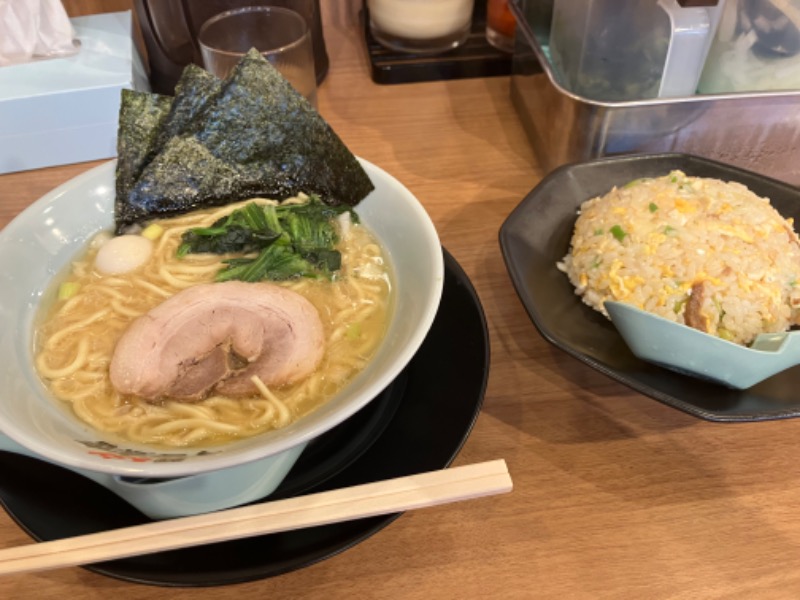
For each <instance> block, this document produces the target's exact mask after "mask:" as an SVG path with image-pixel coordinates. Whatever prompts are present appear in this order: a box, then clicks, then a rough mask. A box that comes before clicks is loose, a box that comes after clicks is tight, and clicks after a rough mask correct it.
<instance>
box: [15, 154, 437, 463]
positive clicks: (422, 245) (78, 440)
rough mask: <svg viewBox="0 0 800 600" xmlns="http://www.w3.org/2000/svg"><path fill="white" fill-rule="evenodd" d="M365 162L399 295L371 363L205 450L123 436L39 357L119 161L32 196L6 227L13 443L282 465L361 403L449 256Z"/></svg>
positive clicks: (409, 204) (103, 217) (108, 455)
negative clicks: (56, 386)
mask: <svg viewBox="0 0 800 600" xmlns="http://www.w3.org/2000/svg"><path fill="white" fill-rule="evenodd" d="M361 163H362V165H363V167H364V168H365V170H366V171H367V173H368V174H369V176H370V178H371V179H372V182H373V183H374V185H375V190H374V191H373V192H372V193H371V194H370V195H369V196H368V197H367V198H365V199H364V200H363V201H362V202H361V203H360V204H359V205H358V206H357V207H356V211H357V212H358V214H359V216H360V217H361V219H362V221H363V222H364V223H365V224H366V225H367V226H368V227H369V228H370V229H371V230H372V231H373V232H374V233H375V234H376V235H377V237H378V238H379V239H380V240H381V242H382V243H383V246H384V248H385V250H386V251H387V252H388V255H389V257H390V261H391V263H392V266H393V267H394V272H395V283H396V291H395V293H396V305H395V310H394V313H393V316H392V319H391V323H390V325H389V328H388V333H387V335H386V338H385V340H384V341H383V343H382V344H381V346H380V348H379V350H378V351H377V353H376V355H375V357H374V358H373V360H372V361H371V362H370V364H369V365H368V366H367V368H366V369H365V370H364V371H363V372H362V373H360V374H359V375H358V376H357V377H356V378H355V379H354V380H353V381H352V382H351V383H350V385H348V386H347V387H346V388H345V389H344V390H343V391H342V392H341V393H340V394H338V395H337V396H336V397H335V398H334V399H332V400H331V401H330V402H328V403H327V404H325V405H324V406H322V407H321V408H319V409H318V410H316V411H315V412H313V413H312V414H310V415H308V416H306V417H304V418H302V419H300V420H298V421H297V422H295V423H294V424H292V425H290V426H289V427H286V428H285V429H282V430H278V431H274V432H268V433H265V434H263V435H259V436H255V437H254V438H252V439H247V440H242V441H236V442H233V443H229V444H226V445H224V446H220V447H218V448H213V449H210V451H207V452H198V451H197V450H170V451H168V452H163V451H158V450H153V449H146V448H145V449H143V448H142V447H139V446H134V445H130V447H124V446H121V445H119V444H118V443H114V442H110V441H109V440H108V439H106V438H105V437H104V435H103V434H102V433H100V432H97V431H95V430H93V429H91V428H89V427H88V426H86V425H85V424H83V423H82V422H80V421H79V420H78V419H77V418H75V417H74V416H72V415H71V414H70V413H69V412H68V411H66V410H61V409H60V408H59V407H58V406H57V404H56V401H55V400H54V399H52V398H51V397H49V395H48V392H47V390H46V389H45V387H44V386H43V385H42V383H41V381H40V380H39V378H38V376H37V374H36V372H35V370H34V367H33V359H32V355H33V353H32V350H33V333H34V318H35V315H36V312H37V307H38V303H39V299H40V298H41V297H42V295H43V293H44V291H45V290H46V288H47V287H48V285H49V283H50V281H51V279H52V277H53V276H54V275H55V274H56V273H58V272H59V271H61V270H62V269H63V268H65V266H66V265H67V264H68V263H69V262H70V261H71V260H72V259H73V258H74V257H75V255H76V254H77V253H79V252H80V251H82V249H83V248H84V246H85V244H86V243H87V241H88V240H89V239H90V238H91V237H92V236H93V235H94V234H95V233H97V232H98V231H100V230H103V229H111V228H112V227H113V215H114V169H115V163H114V162H109V163H106V164H103V165H101V166H99V167H96V168H94V169H92V170H90V171H88V172H86V173H84V174H82V175H80V176H78V177H76V178H75V179H73V180H71V181H69V182H67V183H66V184H64V185H62V186H61V187H59V188H57V189H56V190H54V191H52V192H51V193H49V194H47V195H46V196H44V197H43V198H41V199H40V200H38V201H37V202H35V203H34V204H33V205H31V206H30V207H29V208H28V209H27V210H25V211H24V212H23V213H21V214H20V215H19V216H18V217H17V218H16V219H14V220H13V221H12V222H11V223H10V224H9V225H8V226H7V227H6V228H5V229H3V230H2V231H0V318H1V319H2V327H1V328H0V390H2V391H0V431H2V432H3V433H5V434H6V436H8V438H10V439H11V440H13V442H16V444H13V443H12V444H6V445H5V447H6V448H7V449H11V446H12V445H13V446H16V447H17V448H18V449H19V450H20V451H24V452H27V453H31V454H33V455H35V456H38V457H41V458H44V459H46V460H49V461H51V462H54V463H57V464H60V465H63V466H67V467H70V468H73V469H82V470H88V471H89V472H90V474H91V473H94V474H97V473H103V474H110V475H116V476H127V477H136V478H167V477H176V476H187V475H195V474H200V473H208V472H210V471H218V470H220V469H228V468H230V467H235V466H239V465H245V464H248V463H253V461H259V460H262V459H265V458H266V457H274V456H278V455H281V454H282V453H285V454H284V459H285V460H283V463H284V464H283V466H282V467H281V469H280V470H281V472H282V473H283V474H284V475H285V472H287V471H288V469H289V468H290V467H291V464H293V463H294V460H295V459H296V458H297V455H299V450H301V449H302V447H303V445H304V444H305V443H307V442H308V441H309V440H311V439H313V438H315V437H317V436H319V435H320V434H322V433H324V432H325V431H327V430H329V429H331V428H332V427H334V426H335V425H337V424H339V423H341V422H342V421H344V420H345V419H347V418H348V417H350V416H351V415H353V414H354V413H355V412H356V411H358V410H359V409H360V408H362V407H364V406H365V405H366V404H367V403H368V402H370V400H372V399H373V398H374V397H375V396H376V395H378V394H379V393H380V392H381V391H382V390H383V389H384V388H385V387H386V386H387V385H388V384H389V383H391V381H392V380H393V379H394V378H395V377H396V376H397V375H398V374H399V373H400V372H401V371H402V369H403V368H404V367H405V366H406V364H407V363H408V362H409V361H410V360H411V358H412V357H413V355H414V353H415V352H416V351H417V349H418V348H419V346H420V344H421V343H422V341H423V340H424V338H425V336H426V334H427V332H428V330H429V328H430V326H431V324H432V322H433V319H434V317H435V315H436V311H437V308H438V306H439V300H440V297H441V293H442V286H443V280H444V265H443V258H442V249H441V245H440V242H439V238H438V236H437V233H436V230H435V228H434V226H433V224H432V222H431V220H430V218H429V217H428V215H427V213H426V212H425V210H424V208H423V207H422V205H421V204H420V203H419V201H418V200H417V199H416V198H415V197H414V196H413V194H411V192H409V191H408V189H406V188H405V187H404V186H403V185H402V184H401V183H400V182H398V181H397V180H396V179H394V178H393V177H392V176H390V175H389V174H387V173H386V172H385V171H383V170H381V169H380V168H378V167H376V166H375V165H372V164H371V163H369V162H367V161H364V160H362V161H361ZM0 446H2V444H0ZM292 449H295V451H294V452H290V451H291V450H292Z"/></svg>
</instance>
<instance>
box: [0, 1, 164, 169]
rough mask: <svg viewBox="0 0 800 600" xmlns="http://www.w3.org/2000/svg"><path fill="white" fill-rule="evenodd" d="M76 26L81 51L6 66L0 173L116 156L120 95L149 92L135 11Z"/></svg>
mask: <svg viewBox="0 0 800 600" xmlns="http://www.w3.org/2000/svg"><path fill="white" fill-rule="evenodd" d="M71 21H72V25H73V27H74V28H75V34H76V38H77V39H78V40H79V42H80V51H79V52H78V53H77V54H75V55H73V56H69V57H66V58H54V59H47V60H39V61H34V62H29V63H24V64H18V65H10V66H5V67H0V173H10V172H14V171H25V170H28V169H38V168H41V167H50V166H54V165H63V164H71V163H78V162H84V161H89V160H98V159H103V158H111V157H114V156H116V155H117V121H118V115H119V103H120V95H121V90H122V89H123V88H130V89H137V90H143V91H149V84H148V81H147V76H146V74H145V71H144V66H143V63H142V61H141V58H140V57H139V55H138V53H137V52H136V48H135V47H134V43H133V35H132V21H131V13H130V11H125V12H117V13H105V14H98V15H90V16H86V17H76V18H73V19H71Z"/></svg>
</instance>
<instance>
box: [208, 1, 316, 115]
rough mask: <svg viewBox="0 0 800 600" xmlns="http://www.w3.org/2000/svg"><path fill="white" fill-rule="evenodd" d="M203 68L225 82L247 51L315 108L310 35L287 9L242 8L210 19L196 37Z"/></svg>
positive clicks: (270, 7) (302, 19)
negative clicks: (256, 54)
mask: <svg viewBox="0 0 800 600" xmlns="http://www.w3.org/2000/svg"><path fill="white" fill-rule="evenodd" d="M197 41H198V43H199V45H200V54H201V56H202V59H203V66H204V67H205V68H206V69H207V70H208V71H209V72H211V73H213V74H214V75H216V76H217V77H219V78H225V77H227V76H228V74H229V73H230V72H231V71H232V70H233V68H234V67H235V66H236V64H237V63H238V62H239V61H240V60H241V58H242V57H243V56H244V55H245V54H247V52H248V51H249V50H250V49H251V48H255V49H256V50H258V51H259V52H260V53H261V54H262V55H263V56H264V58H266V59H267V60H268V61H269V62H270V63H271V64H272V65H273V66H274V67H275V68H276V69H277V70H278V71H280V73H281V74H282V75H283V76H284V77H285V78H286V79H287V80H288V81H289V83H290V84H292V86H293V87H294V88H295V89H296V90H297V91H298V92H299V93H301V94H302V95H303V96H305V97H306V99H307V100H308V101H309V102H310V103H311V104H312V105H313V106H314V107H316V106H317V80H316V76H315V74H314V52H313V47H312V42H311V31H310V30H309V28H308V25H307V23H306V20H305V19H304V18H303V17H302V16H301V15H300V14H298V13H296V12H295V11H293V10H290V9H288V8H282V7H278V6H246V7H243V8H237V9H234V10H229V11H225V12H223V13H220V14H218V15H215V16H213V17H211V18H210V19H209V20H208V21H206V22H205V23H204V24H203V26H202V27H201V28H200V31H199V32H198V34H197Z"/></svg>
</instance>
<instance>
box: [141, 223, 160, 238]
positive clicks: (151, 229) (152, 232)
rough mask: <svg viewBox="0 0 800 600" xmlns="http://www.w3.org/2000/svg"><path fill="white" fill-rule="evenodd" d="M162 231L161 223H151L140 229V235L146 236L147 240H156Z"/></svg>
mask: <svg viewBox="0 0 800 600" xmlns="http://www.w3.org/2000/svg"><path fill="white" fill-rule="evenodd" d="M162 233H164V228H163V227H162V226H161V225H158V224H157V223H151V224H150V225H148V226H147V227H145V228H144V229H143V230H142V237H146V238H147V239H148V240H157V239H158V238H160V237H161V234H162Z"/></svg>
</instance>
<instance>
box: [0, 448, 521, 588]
mask: <svg viewBox="0 0 800 600" xmlns="http://www.w3.org/2000/svg"><path fill="white" fill-rule="evenodd" d="M511 489H512V482H511V476H510V475H509V473H508V468H507V466H506V463H505V461H504V460H493V461H488V462H483V463H477V464H473V465H466V466H462V467H454V468H451V469H443V470H441V471H432V472H429V473H422V474H419V475H410V476H407V477H399V478H396V479H387V480H385V481H378V482H375V483H368V484H364V485H359V486H354V487H349V488H344V489H339V490H332V491H329V492H322V493H319V494H310V495H308V496H300V497H297V498H290V499H287V500H278V501H275V502H265V503H263V504H255V505H252V506H245V507H241V508H234V509H229V510H224V511H220V512H215V513H209V514H204V515H196V516H192V517H182V518H179V519H171V520H167V521H158V522H155V523H148V524H146V525H138V526H135V527H126V528H124V529H115V530H112V531H105V532H102V533H94V534H90V535H84V536H79V537H74V538H67V539H63V540H56V541H52V542H42V543H39V544H29V545H25V546H19V547H16V548H8V549H6V550H0V575H8V574H12V573H24V572H29V571H40V570H45V569H56V568H61V567H70V566H75V565H83V564H90V563H94V562H101V561H107V560H113V559H118V558H125V557H129V556H136V555H140V554H148V553H151V552H161V551H164V550H174V549H177V548H187V547H190V546H199V545H202V544H211V543H215V542H223V541H228V540H234V539H240V538H246V537H253V536H257V535H265V534H269V533H277V532H280V531H289V530H292V529H301V528H304V527H314V526H317V525H327V524H331V523H340V522H343V521H350V520H354V519H361V518H365V517H373V516H377V515H384V514H391V513H395V512H403V511H407V510H412V509H417V508H426V507H430V506H437V505H440V504H446V503H449V502H458V501H461V500H470V499H472V498H480V497H484V496H491V495H494V494H502V493H505V492H509V491H511Z"/></svg>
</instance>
